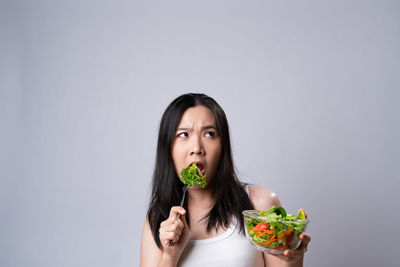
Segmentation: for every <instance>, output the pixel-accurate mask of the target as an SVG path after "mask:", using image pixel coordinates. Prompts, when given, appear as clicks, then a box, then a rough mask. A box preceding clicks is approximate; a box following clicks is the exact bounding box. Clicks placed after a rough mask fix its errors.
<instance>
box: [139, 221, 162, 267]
mask: <svg viewBox="0 0 400 267" xmlns="http://www.w3.org/2000/svg"><path fill="white" fill-rule="evenodd" d="M161 255H162V251H161V250H160V249H159V248H158V247H157V245H156V242H155V241H154V238H153V233H152V232H151V229H150V224H149V220H148V217H147V216H146V219H145V221H144V224H143V231H142V242H141V246H140V266H141V267H142V266H146V267H148V266H158V263H159V261H160V259H161Z"/></svg>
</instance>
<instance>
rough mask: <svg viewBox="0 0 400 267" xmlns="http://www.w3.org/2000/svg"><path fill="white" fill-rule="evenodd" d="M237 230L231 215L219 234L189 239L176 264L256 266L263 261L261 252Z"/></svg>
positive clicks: (190, 265) (237, 225) (188, 265)
mask: <svg viewBox="0 0 400 267" xmlns="http://www.w3.org/2000/svg"><path fill="white" fill-rule="evenodd" d="M246 191H247V186H246ZM239 230H240V226H239V224H238V221H237V219H236V217H234V216H233V217H232V221H231V224H230V225H229V228H228V229H227V230H226V231H225V232H224V233H222V234H221V235H218V236H215V237H212V238H208V239H202V240H190V241H189V243H188V245H187V246H186V248H185V249H184V251H183V253H182V255H181V258H180V260H179V263H178V266H179V267H205V266H207V267H253V266H257V265H258V264H260V261H261V262H263V259H262V254H261V252H260V251H258V250H256V249H255V248H254V247H253V246H252V245H251V244H250V242H249V241H248V240H247V239H246V236H245V235H244V234H242V233H240V232H239ZM261 266H263V265H261Z"/></svg>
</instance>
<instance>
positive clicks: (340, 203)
mask: <svg viewBox="0 0 400 267" xmlns="http://www.w3.org/2000/svg"><path fill="white" fill-rule="evenodd" d="M0 41H1V42H0V45H1V49H0V71H1V72H0V75H1V76H0V104H1V107H0V122H1V124H0V127H1V129H0V130H1V131H0V138H1V139H0V151H1V152H0V157H1V158H0V160H1V161H0V164H1V165H0V168H1V169H0V171H1V173H0V175H1V179H0V266H2V267H16V266H17V267H56V266H57V267H58V266H60V267H64V266H68V267H73V266H80V267H86V266H99V267H100V266H105V267H106V266H120V267H128V266H138V264H139V255H140V239H141V230H142V225H143V221H144V217H145V213H146V208H147V204H148V201H149V195H150V182H151V175H152V170H153V166H154V156H155V149H156V138H157V131H158V124H159V121H160V118H161V115H162V113H163V111H164V109H165V108H166V106H167V105H168V104H169V103H170V102H171V101H172V100H173V99H174V98H175V97H177V96H178V95H180V94H183V93H187V92H203V93H206V94H208V95H210V96H211V97H213V98H214V99H215V100H217V101H218V102H219V103H220V105H221V106H222V107H223V109H224V110H225V112H226V114H227V116H228V120H229V123H230V127H231V136H232V146H233V152H234V161H235V164H236V168H237V172H238V174H239V176H240V178H241V180H242V181H246V182H251V183H254V184H257V185H259V186H262V187H265V188H269V189H271V190H273V191H275V192H276V193H277V194H278V195H279V196H280V198H281V200H282V203H283V205H284V207H286V209H287V210H288V211H289V212H296V211H297V209H298V208H304V209H305V210H306V211H307V212H308V214H309V217H310V219H311V222H310V225H309V228H308V231H307V232H308V233H309V234H310V235H311V236H312V241H311V243H310V246H309V251H308V252H307V253H306V256H305V266H311V267H320V266H398V246H397V245H398V243H399V241H398V240H399V237H400V235H399V230H398V227H399V225H400V215H399V209H398V203H400V197H399V194H398V187H399V185H400V184H399V181H398V179H399V174H400V172H399V166H400V157H399V151H400V146H399V137H400V132H399V130H400V129H399V118H398V117H399V114H400V112H399V111H400V110H399V104H400V103H399V102H400V101H399V100H400V93H399V88H400V86H399V85H400V82H399V77H400V71H399V70H400V63H399V62H400V56H399V51H400V50H399V47H400V2H399V1H378V0H377V1H349V0H347V1H342V0H340V1H227V0H226V1H183V0H182V1H159V2H154V1H143V2H138V1H133V0H132V1H77V0H76V1H75V0H74V1H51V0H47V1H46V0H37V1H23V0H14V1H11V0H8V1H7V0H1V3H0Z"/></svg>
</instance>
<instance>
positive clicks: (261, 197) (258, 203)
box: [249, 186, 311, 267]
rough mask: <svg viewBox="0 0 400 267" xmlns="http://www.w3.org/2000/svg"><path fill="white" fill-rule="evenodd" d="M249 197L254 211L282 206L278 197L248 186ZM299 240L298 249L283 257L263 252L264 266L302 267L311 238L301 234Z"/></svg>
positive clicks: (261, 189) (269, 192) (286, 252)
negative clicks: (300, 242) (300, 241)
mask: <svg viewBox="0 0 400 267" xmlns="http://www.w3.org/2000/svg"><path fill="white" fill-rule="evenodd" d="M249 197H250V201H251V203H252V204H253V207H254V209H256V210H268V209H269V208H271V207H272V206H282V204H281V201H280V200H279V198H278V196H277V195H276V194H275V193H274V192H272V191H270V190H268V189H263V188H259V187H254V186H249ZM300 239H302V240H303V242H302V244H301V245H300V247H299V248H298V249H297V250H295V251H293V250H286V251H285V253H284V255H278V256H275V255H272V254H269V253H265V252H264V253H263V257H264V262H265V266H269V267H271V266H273V267H275V266H279V267H302V266H303V256H304V251H305V250H306V249H307V244H308V242H309V241H310V239H311V238H310V237H309V236H308V235H306V234H302V235H301V236H300Z"/></svg>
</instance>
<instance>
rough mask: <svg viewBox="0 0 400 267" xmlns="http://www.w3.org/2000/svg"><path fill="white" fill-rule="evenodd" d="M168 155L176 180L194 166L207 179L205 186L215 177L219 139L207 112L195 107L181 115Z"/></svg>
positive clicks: (212, 118)
mask: <svg viewBox="0 0 400 267" xmlns="http://www.w3.org/2000/svg"><path fill="white" fill-rule="evenodd" d="M171 153H172V158H173V161H174V165H175V170H176V172H177V174H178V176H179V177H181V175H180V172H181V170H182V169H184V168H186V167H188V166H189V165H191V164H192V163H193V162H196V163H197V166H198V167H199V169H200V170H201V171H202V173H203V175H207V177H206V179H207V182H209V181H210V179H212V178H213V177H214V175H215V173H216V170H217V166H218V162H219V158H220V156H221V139H220V136H219V133H218V132H217V125H216V122H215V117H214V114H213V113H212V112H211V110H210V109H209V108H207V107H205V106H196V107H192V108H188V109H187V110H186V111H185V112H184V113H183V115H182V118H181V121H180V122H179V124H178V127H177V130H176V133H175V140H174V142H173V144H172V151H171Z"/></svg>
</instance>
